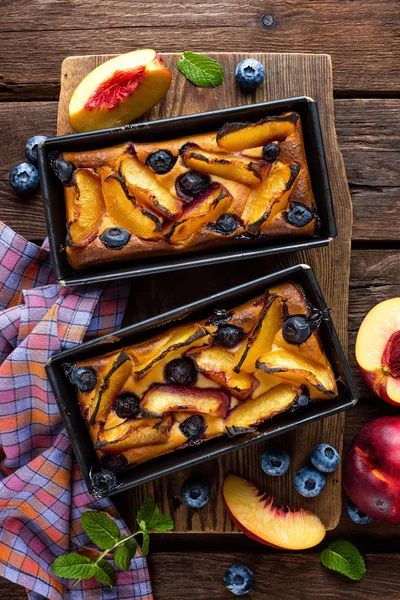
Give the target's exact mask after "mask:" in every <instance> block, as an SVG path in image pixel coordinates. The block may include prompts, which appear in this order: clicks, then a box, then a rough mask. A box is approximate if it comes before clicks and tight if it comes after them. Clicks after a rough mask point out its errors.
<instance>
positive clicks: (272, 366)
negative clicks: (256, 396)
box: [257, 348, 338, 399]
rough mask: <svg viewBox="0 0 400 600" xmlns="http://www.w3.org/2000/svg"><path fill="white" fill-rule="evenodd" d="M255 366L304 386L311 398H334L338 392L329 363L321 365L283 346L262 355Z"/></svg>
mask: <svg viewBox="0 0 400 600" xmlns="http://www.w3.org/2000/svg"><path fill="white" fill-rule="evenodd" d="M257 368H258V369H262V370H263V371H265V372H266V373H270V374H271V375H278V377H280V378H282V379H285V380H289V381H291V382H293V383H295V384H297V385H299V386H306V387H307V388H308V390H309V392H310V397H311V398H312V399H317V398H321V399H324V398H334V397H335V396H337V393H338V391H337V386H336V380H335V376H334V374H333V371H332V368H331V367H330V365H327V366H326V367H323V366H322V365H321V364H319V363H317V362H314V361H311V360H305V359H304V358H302V357H301V356H300V355H299V354H295V353H293V352H289V351H288V350H285V349H284V348H281V349H278V350H273V351H272V352H269V353H267V354H265V355H264V356H262V357H261V358H260V359H259V360H258V361H257Z"/></svg>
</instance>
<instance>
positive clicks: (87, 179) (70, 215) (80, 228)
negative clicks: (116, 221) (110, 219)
mask: <svg viewBox="0 0 400 600" xmlns="http://www.w3.org/2000/svg"><path fill="white" fill-rule="evenodd" d="M74 179H75V185H73V186H70V187H65V188H64V189H65V196H66V208H67V221H68V232H69V236H68V237H69V241H70V243H71V245H73V246H85V245H86V244H89V243H90V242H92V241H93V240H94V239H95V237H96V235H97V232H98V229H99V227H100V223H101V221H102V219H103V216H104V214H105V211H106V208H105V204H104V198H103V193H102V190H101V180H100V177H99V176H98V175H97V173H96V172H95V171H93V170H92V169H76V171H75V174H74ZM68 196H72V198H71V200H72V201H71V202H68V199H69V198H68Z"/></svg>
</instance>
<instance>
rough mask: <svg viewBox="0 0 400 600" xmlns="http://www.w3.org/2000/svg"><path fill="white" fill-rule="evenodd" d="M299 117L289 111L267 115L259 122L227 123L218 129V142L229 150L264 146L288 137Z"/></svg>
mask: <svg viewBox="0 0 400 600" xmlns="http://www.w3.org/2000/svg"><path fill="white" fill-rule="evenodd" d="M297 119H298V115H297V114H296V113H287V114H285V115H281V116H279V117H266V118H265V119H263V120H261V121H258V123H227V124H226V125H224V126H223V127H221V129H220V130H219V131H218V133H217V143H218V145H219V146H220V147H221V148H223V149H224V150H228V151H229V152H240V151H242V150H246V149H247V148H256V147H257V146H264V144H268V142H273V141H276V140H281V139H283V138H285V137H287V136H288V135H289V134H290V133H291V131H293V129H294V126H295V124H296V121H297Z"/></svg>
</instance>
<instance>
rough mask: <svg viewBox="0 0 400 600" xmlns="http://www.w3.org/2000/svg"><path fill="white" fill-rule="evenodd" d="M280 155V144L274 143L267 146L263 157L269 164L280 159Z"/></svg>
mask: <svg viewBox="0 0 400 600" xmlns="http://www.w3.org/2000/svg"><path fill="white" fill-rule="evenodd" d="M279 153H280V148H279V146H278V144H275V143H274V142H271V143H270V144H266V145H265V146H264V148H263V157H264V159H265V160H266V161H267V162H269V163H272V162H274V161H275V160H276V159H277V158H278V156H279Z"/></svg>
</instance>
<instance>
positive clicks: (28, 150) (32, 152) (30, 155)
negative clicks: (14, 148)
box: [25, 135, 47, 165]
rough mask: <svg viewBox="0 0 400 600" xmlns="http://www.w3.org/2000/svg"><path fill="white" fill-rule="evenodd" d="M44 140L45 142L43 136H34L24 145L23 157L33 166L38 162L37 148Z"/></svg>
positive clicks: (45, 138)
mask: <svg viewBox="0 0 400 600" xmlns="http://www.w3.org/2000/svg"><path fill="white" fill-rule="evenodd" d="M45 140H47V137H46V136H45V135H34V136H33V137H31V138H30V139H29V140H28V141H27V142H26V144H25V156H26V158H27V159H28V160H29V161H30V162H31V163H33V164H34V165H37V162H38V160H37V147H38V146H39V144H41V143H42V142H44V141H45Z"/></svg>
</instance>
